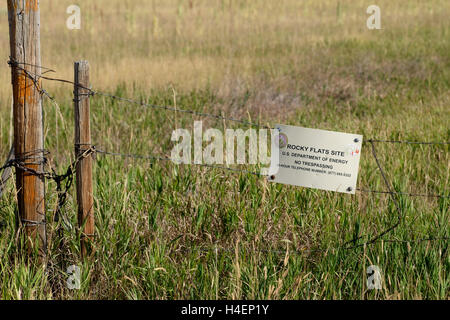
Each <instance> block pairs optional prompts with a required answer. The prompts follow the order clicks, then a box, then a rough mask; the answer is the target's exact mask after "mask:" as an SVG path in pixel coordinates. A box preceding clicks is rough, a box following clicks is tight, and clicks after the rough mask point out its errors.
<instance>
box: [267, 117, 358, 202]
mask: <svg viewBox="0 0 450 320" xmlns="http://www.w3.org/2000/svg"><path fill="white" fill-rule="evenodd" d="M275 129H276V130H277V131H278V137H277V138H276V139H275V141H274V142H275V143H272V159H271V167H270V170H269V181H272V182H276V183H283V184H289V185H295V186H301V187H307V188H315V189H322V190H329V191H336V192H343V193H350V194H354V193H355V190H356V182H357V179H358V170H359V159H360V157H361V146H362V139H363V136H362V135H358V134H350V133H342V132H334V131H326V130H318V129H308V128H302V127H294V126H286V125H276V126H275Z"/></svg>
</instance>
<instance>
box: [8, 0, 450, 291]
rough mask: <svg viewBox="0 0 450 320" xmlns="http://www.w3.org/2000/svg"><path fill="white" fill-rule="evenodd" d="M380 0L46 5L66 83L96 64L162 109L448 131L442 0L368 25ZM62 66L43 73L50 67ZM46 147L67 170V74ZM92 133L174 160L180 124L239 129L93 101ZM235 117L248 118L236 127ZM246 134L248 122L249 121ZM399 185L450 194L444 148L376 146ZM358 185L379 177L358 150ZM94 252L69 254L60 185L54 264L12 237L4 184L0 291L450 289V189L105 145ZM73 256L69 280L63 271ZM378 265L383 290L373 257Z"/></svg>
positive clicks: (407, 135)
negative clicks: (287, 180) (302, 184)
mask: <svg viewBox="0 0 450 320" xmlns="http://www.w3.org/2000/svg"><path fill="white" fill-rule="evenodd" d="M372 2H373V1H369V2H367V1H362V0H347V1H331V0H329V1H326V0H302V1H299V0H279V1H270V0H254V1H250V0H192V1H181V0H164V1H162V0H161V1H156V0H152V1H149V0H109V1H106V0H97V1H87V0H79V1H78V2H77V3H78V4H79V6H80V7H81V14H82V26H81V30H68V29H67V28H66V19H67V17H68V14H66V8H67V7H68V6H69V5H70V4H72V0H58V1H56V0H52V1H50V0H47V1H41V43H42V44H41V47H42V64H43V65H44V66H47V67H49V68H52V69H55V70H56V71H57V73H56V74H54V76H55V77H57V78H64V79H72V78H73V74H72V72H73V71H72V70H73V62H74V61H75V60H79V59H87V60H89V62H90V64H91V80H92V86H93V88H94V89H98V90H103V91H106V92H111V93H114V94H117V95H121V96H124V97H133V98H135V99H138V100H143V101H147V102H151V103H155V104H162V105H170V106H174V105H176V106H177V107H178V108H182V109H190V110H196V111H202V112H203V111H205V112H211V113H217V114H219V113H221V112H223V113H224V114H227V115H229V116H232V117H235V118H243V119H246V120H252V121H261V122H262V123H267V124H275V123H284V124H292V125H298V126H305V127H311V128H318V129H325V130H336V131H342V132H352V133H359V134H363V135H364V137H365V139H368V138H378V139H403V140H411V141H450V129H449V120H450V90H449V89H450V22H449V19H448V17H449V14H450V2H449V1H445V0H429V1H418V0H415V1H412V0H396V1H386V0H378V1H376V4H377V5H378V6H379V7H380V8H381V19H382V20H381V22H382V30H368V29H367V27H366V19H367V18H368V16H369V15H368V14H366V8H367V7H368V6H369V5H371V4H373V3H372ZM0 34H2V35H3V36H2V38H1V39H2V42H1V43H2V46H1V47H0V59H1V60H2V61H3V62H4V63H2V64H1V65H0V145H1V148H0V159H6V156H7V153H8V151H9V147H10V145H11V130H12V127H11V112H10V105H11V85H10V83H11V81H10V70H9V68H8V65H7V63H6V62H7V60H8V57H9V41H8V21H7V12H6V2H5V1H4V2H3V4H2V5H1V7H0ZM52 76H53V75H52ZM44 85H45V88H46V89H47V91H48V92H49V93H50V94H51V95H52V96H54V97H55V99H56V101H57V102H58V104H57V105H56V104H54V103H52V102H51V101H48V99H46V100H45V104H44V110H45V144H46V148H47V149H48V150H49V151H50V152H51V158H50V163H51V165H52V166H53V167H55V168H56V169H57V170H58V171H61V170H63V169H64V168H65V167H67V165H68V164H69V163H70V161H71V160H73V139H74V138H73V106H72V104H73V103H72V99H73V97H72V95H71V92H72V88H71V86H70V85H69V86H67V85H63V84H58V83H53V82H45V81H44ZM91 108H92V111H91V112H92V130H93V141H94V142H95V144H96V145H98V146H99V147H101V148H103V149H107V150H110V151H120V152H122V153H138V154H160V155H169V156H170V152H171V149H172V147H173V143H172V142H170V137H171V133H172V130H174V129H175V128H180V127H182V128H188V129H191V128H192V126H193V122H194V120H204V127H209V126H210V127H214V128H219V129H224V128H225V127H226V128H236V127H238V126H237V125H236V124H233V123H229V122H216V121H212V120H208V119H201V118H198V117H191V116H186V115H182V114H179V113H178V114H174V113H168V112H165V111H163V110H153V109H148V108H144V107H139V106H138V107H137V106H135V105H129V104H126V103H120V102H117V101H113V100H110V99H108V98H104V97H100V96H96V97H94V98H92V102H91ZM239 127H240V126H239ZM242 128H243V129H245V127H242ZM377 151H378V154H379V157H380V161H381V163H382V165H383V167H384V169H385V171H386V174H387V178H388V179H389V181H390V183H391V184H392V186H393V187H394V189H395V190H396V191H399V192H411V193H430V194H443V195H446V196H447V197H448V196H449V194H450V193H449V185H448V183H449V160H450V157H449V146H448V145H436V146H422V145H391V144H377ZM358 186H359V187H360V188H363V189H376V190H385V189H386V187H385V186H384V183H383V179H382V177H381V175H380V172H379V170H378V167H377V164H376V163H375V161H374V159H373V157H372V156H371V153H370V145H368V144H366V145H364V148H363V150H362V158H361V164H360V173H359V181H358ZM94 193H95V210H96V233H97V238H96V252H95V254H94V255H93V257H92V258H91V259H88V260H87V261H84V262H82V261H80V259H79V250H80V248H79V245H78V239H77V237H76V234H75V232H74V228H75V226H76V203H75V200H76V197H75V196H74V190H73V188H72V189H71V192H70V196H69V197H68V200H67V203H66V205H65V207H64V210H63V212H64V215H65V217H66V218H67V220H68V221H70V222H71V224H67V225H63V226H62V227H63V229H64V241H63V242H62V244H60V243H59V242H58V241H57V240H58V237H57V233H56V230H57V228H58V225H57V224H56V223H53V222H52V220H53V215H54V209H55V208H56V191H55V185H54V183H53V182H49V183H48V185H47V197H48V201H47V206H48V221H49V226H48V231H49V236H51V238H52V239H53V241H52V245H51V248H50V250H49V254H48V259H49V263H48V266H47V268H46V267H44V266H42V265H40V264H34V263H25V262H24V260H23V257H22V256H21V255H20V254H19V253H18V252H17V251H18V250H17V247H18V240H17V237H16V232H15V210H16V202H15V189H14V186H13V183H12V181H10V182H9V184H8V188H7V190H6V192H5V194H4V195H3V197H2V198H1V199H0V298H1V299H449V298H450V277H449V269H450V254H449V251H448V250H449V241H448V240H440V241H412V242H391V240H418V239H424V238H429V237H433V238H445V237H447V238H448V237H449V236H450V219H449V198H424V197H410V196H406V195H401V196H399V203H400V207H401V211H402V217H403V219H402V221H401V224H400V225H399V227H398V228H396V229H395V230H393V231H392V232H391V233H389V234H387V235H386V236H385V237H384V238H383V239H384V240H385V241H383V242H379V243H376V244H373V245H370V246H365V247H360V248H356V249H352V250H344V249H342V248H341V246H342V244H343V243H344V242H346V241H349V240H351V239H353V238H355V237H358V236H361V237H362V239H361V241H360V243H362V242H363V241H364V240H368V239H369V238H370V237H371V236H373V235H376V234H378V233H379V232H381V231H382V230H385V229H386V228H388V227H389V226H390V225H392V224H394V223H395V222H396V221H397V211H396V208H395V205H394V203H393V202H392V201H391V199H390V197H389V196H388V195H378V194H367V193H357V194H356V195H355V196H350V195H343V194H337V193H331V192H325V191H318V190H312V189H305V188H299V187H290V186H284V185H274V184H269V183H267V182H266V181H265V180H264V179H263V178H258V177H255V176H250V175H247V174H244V173H242V174H235V173H229V172H224V171H222V170H219V169H210V168H202V167H196V166H176V165H174V164H172V163H160V162H156V163H151V162H149V161H144V160H130V159H122V158H112V157H105V156H102V155H100V154H99V155H97V161H96V163H95V167H94ZM70 265H78V266H80V267H81V269H82V277H81V279H82V282H81V289H80V290H69V289H68V288H67V287H66V279H67V274H66V273H65V272H66V268H67V267H68V266H70ZM370 265H377V266H379V267H380V269H381V272H382V276H383V288H382V290H368V288H367V285H366V280H367V275H366V268H367V267H368V266H370Z"/></svg>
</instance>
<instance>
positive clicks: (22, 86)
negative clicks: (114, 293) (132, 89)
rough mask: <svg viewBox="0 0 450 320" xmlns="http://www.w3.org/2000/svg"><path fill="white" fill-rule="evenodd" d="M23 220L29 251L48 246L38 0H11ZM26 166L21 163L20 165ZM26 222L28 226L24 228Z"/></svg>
mask: <svg viewBox="0 0 450 320" xmlns="http://www.w3.org/2000/svg"><path fill="white" fill-rule="evenodd" d="M8 20H9V36H10V50H11V55H10V59H11V61H10V62H9V63H10V66H11V77H12V87H13V117H14V150H15V159H16V163H17V164H18V166H19V168H17V170H16V188H17V198H18V207H19V212H18V224H19V226H20V230H21V231H20V232H22V230H24V231H25V232H24V234H25V235H26V236H25V244H26V246H27V248H28V252H29V253H30V252H31V251H34V250H39V253H40V254H41V255H45V253H46V247H47V236H46V217H45V204H44V198H45V187H44V183H45V181H44V177H43V176H42V175H39V174H36V173H39V172H43V169H44V162H45V158H44V157H45V151H44V134H43V113H42V101H41V89H40V87H41V81H40V76H41V67H40V66H41V54H40V11H39V1H38V0H8ZM20 167H21V168H20ZM22 227H24V229H22Z"/></svg>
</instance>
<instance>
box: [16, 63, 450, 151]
mask: <svg viewBox="0 0 450 320" xmlns="http://www.w3.org/2000/svg"><path fill="white" fill-rule="evenodd" d="M8 64H9V65H10V66H15V67H17V68H19V69H21V70H23V71H24V72H26V74H27V76H29V77H31V79H33V80H36V79H35V78H33V77H32V75H33V73H31V72H30V71H27V70H25V69H23V68H21V67H19V66H18V64H20V63H18V62H15V61H12V60H11V58H10V61H8ZM41 68H44V67H41ZM46 69H48V68H46ZM48 70H50V71H52V72H54V70H51V69H48ZM34 76H36V77H39V78H42V79H44V80H48V81H55V82H61V83H65V84H71V85H74V86H77V87H78V88H81V89H84V90H87V91H88V92H89V95H91V96H95V95H100V96H104V97H108V98H111V99H113V100H119V101H122V102H128V103H130V104H135V105H140V106H143V107H149V108H158V109H163V110H168V111H173V112H180V113H187V114H192V115H197V116H200V117H209V118H214V119H218V120H227V121H233V122H237V123H241V124H245V125H250V126H256V127H260V128H266V129H273V128H271V127H269V126H266V125H261V124H260V123H257V122H251V121H247V120H242V119H237V118H232V117H226V116H224V115H217V114H212V113H206V112H198V111H194V110H188V109H179V108H175V107H171V106H162V105H156V104H149V103H144V102H142V101H137V100H134V99H131V98H124V97H120V96H117V95H113V94H110V93H106V92H102V91H98V90H93V89H92V88H87V87H85V86H82V85H80V84H79V83H76V82H73V81H70V80H65V79H58V78H52V77H47V76H43V75H37V74H34ZM34 82H35V83H36V81H34ZM40 91H42V89H40ZM44 93H46V92H44ZM49 98H51V97H50V96H49ZM51 99H53V98H51ZM363 142H367V143H375V142H376V143H398V144H422V145H447V144H450V141H443V142H430V141H407V140H380V139H369V140H366V141H363Z"/></svg>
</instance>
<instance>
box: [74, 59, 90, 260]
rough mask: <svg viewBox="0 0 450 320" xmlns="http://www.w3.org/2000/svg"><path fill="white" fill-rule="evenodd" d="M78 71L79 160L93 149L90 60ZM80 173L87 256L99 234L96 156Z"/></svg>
mask: <svg viewBox="0 0 450 320" xmlns="http://www.w3.org/2000/svg"><path fill="white" fill-rule="evenodd" d="M74 69H75V70H74V71H75V81H74V82H75V85H74V104H75V108H74V110H75V156H76V158H77V159H78V158H79V157H80V156H81V155H82V154H83V153H84V152H85V151H86V150H88V149H89V148H91V127H90V115H89V114H90V101H89V96H90V91H89V90H87V89H84V88H88V87H89V63H88V62H87V61H79V62H75V68H74ZM76 172H77V174H76V175H77V181H76V184H77V202H78V224H79V227H80V232H81V234H80V238H81V254H82V256H83V257H86V256H87V255H88V254H89V252H90V251H91V247H92V240H93V238H94V232H95V228H94V227H95V226H94V197H93V190H92V155H89V156H88V157H86V158H83V159H81V160H80V161H79V162H78V163H77V167H76Z"/></svg>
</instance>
